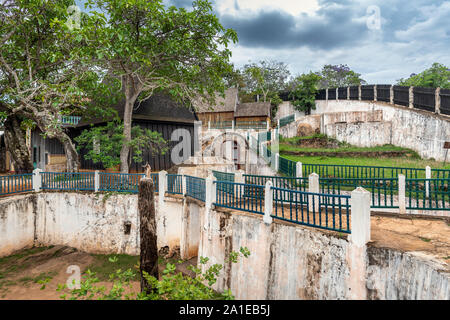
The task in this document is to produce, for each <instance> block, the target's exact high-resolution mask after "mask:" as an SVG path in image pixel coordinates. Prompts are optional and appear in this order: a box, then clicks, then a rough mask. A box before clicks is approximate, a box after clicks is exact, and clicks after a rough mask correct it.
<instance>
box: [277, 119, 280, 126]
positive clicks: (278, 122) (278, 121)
mask: <svg viewBox="0 0 450 320" xmlns="http://www.w3.org/2000/svg"><path fill="white" fill-rule="evenodd" d="M279 127H280V119H278V120H277V128H279Z"/></svg>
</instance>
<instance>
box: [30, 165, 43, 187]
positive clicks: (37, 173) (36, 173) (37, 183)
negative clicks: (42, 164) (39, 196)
mask: <svg viewBox="0 0 450 320" xmlns="http://www.w3.org/2000/svg"><path fill="white" fill-rule="evenodd" d="M41 172H42V170H41V169H39V168H37V169H34V170H33V178H32V180H31V181H32V183H33V190H34V192H39V191H41V188H42V176H41Z"/></svg>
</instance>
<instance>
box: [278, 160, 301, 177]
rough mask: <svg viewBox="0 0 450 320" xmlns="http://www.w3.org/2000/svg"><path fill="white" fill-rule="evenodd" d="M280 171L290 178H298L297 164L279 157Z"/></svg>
mask: <svg viewBox="0 0 450 320" xmlns="http://www.w3.org/2000/svg"><path fill="white" fill-rule="evenodd" d="M278 160H279V163H278V171H280V172H281V173H282V174H285V175H286V176H288V177H295V176H297V162H295V161H292V160H289V159H286V158H283V157H279V158H278Z"/></svg>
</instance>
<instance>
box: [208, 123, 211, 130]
mask: <svg viewBox="0 0 450 320" xmlns="http://www.w3.org/2000/svg"><path fill="white" fill-rule="evenodd" d="M208 130H211V121H208Z"/></svg>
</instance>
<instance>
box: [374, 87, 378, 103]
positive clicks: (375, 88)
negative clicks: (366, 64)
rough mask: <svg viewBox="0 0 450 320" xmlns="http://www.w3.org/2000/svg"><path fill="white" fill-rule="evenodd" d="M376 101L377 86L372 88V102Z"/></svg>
mask: <svg viewBox="0 0 450 320" xmlns="http://www.w3.org/2000/svg"><path fill="white" fill-rule="evenodd" d="M377 100H378V95H377V85H376V84H375V85H374V86H373V101H377Z"/></svg>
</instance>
